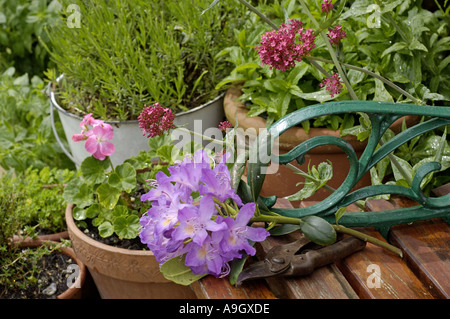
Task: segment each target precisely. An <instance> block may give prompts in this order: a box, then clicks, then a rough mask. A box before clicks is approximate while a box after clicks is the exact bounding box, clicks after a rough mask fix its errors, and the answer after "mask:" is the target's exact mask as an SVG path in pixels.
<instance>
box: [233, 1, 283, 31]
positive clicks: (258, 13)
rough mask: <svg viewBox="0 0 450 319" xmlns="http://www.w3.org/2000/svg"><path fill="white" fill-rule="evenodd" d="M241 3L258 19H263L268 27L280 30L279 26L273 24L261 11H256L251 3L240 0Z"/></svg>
mask: <svg viewBox="0 0 450 319" xmlns="http://www.w3.org/2000/svg"><path fill="white" fill-rule="evenodd" d="M238 1H239V2H240V3H242V4H243V5H244V6H246V7H247V8H248V9H249V10H250V11H252V12H253V13H256V15H257V16H258V17H260V18H261V20H263V21H264V22H266V23H267V24H268V25H270V26H271V27H272V28H274V29H278V26H277V25H276V24H275V23H273V22H272V21H271V20H270V19H269V18H267V17H266V16H265V15H264V14H263V13H262V12H261V11H259V10H258V9H256V8H255V7H254V6H252V5H251V4H250V3H248V2H247V1H245V0H238Z"/></svg>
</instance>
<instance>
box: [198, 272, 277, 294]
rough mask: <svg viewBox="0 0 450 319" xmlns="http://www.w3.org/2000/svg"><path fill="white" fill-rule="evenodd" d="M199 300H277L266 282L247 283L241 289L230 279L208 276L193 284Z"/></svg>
mask: <svg viewBox="0 0 450 319" xmlns="http://www.w3.org/2000/svg"><path fill="white" fill-rule="evenodd" d="M191 287H192V289H193V290H194V293H195V295H196V296H197V298H199V299H275V298H276V297H275V295H274V294H273V293H272V291H270V289H269V287H268V286H267V284H266V283H265V281H264V280H254V281H249V282H245V283H243V284H242V286H241V287H240V288H236V287H235V286H233V285H231V284H230V281H229V280H228V278H216V277H214V276H206V277H204V278H202V279H201V280H199V281H196V282H194V283H193V284H191Z"/></svg>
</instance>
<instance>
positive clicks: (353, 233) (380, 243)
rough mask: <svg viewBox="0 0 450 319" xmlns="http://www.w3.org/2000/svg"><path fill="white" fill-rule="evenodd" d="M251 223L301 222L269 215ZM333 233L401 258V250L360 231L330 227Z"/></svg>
mask: <svg viewBox="0 0 450 319" xmlns="http://www.w3.org/2000/svg"><path fill="white" fill-rule="evenodd" d="M253 222H268V223H277V224H293V225H299V224H300V222H301V219H300V218H294V217H286V216H280V215H275V216H269V215H259V216H256V217H253V218H252V219H250V223H253ZM331 226H332V227H333V228H334V230H335V231H337V232H339V233H342V234H347V235H351V236H354V237H357V238H359V239H361V240H364V241H366V242H369V243H372V244H374V245H376V246H379V247H382V248H384V249H387V250H389V251H391V252H393V253H395V254H397V255H398V256H400V257H403V253H402V251H401V249H399V248H397V247H395V246H393V245H391V244H389V243H387V242H385V241H382V240H380V239H378V238H375V237H373V236H369V235H367V234H364V233H362V232H360V231H357V230H355V229H351V228H347V227H344V226H342V225H331Z"/></svg>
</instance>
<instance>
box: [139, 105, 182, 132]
mask: <svg viewBox="0 0 450 319" xmlns="http://www.w3.org/2000/svg"><path fill="white" fill-rule="evenodd" d="M144 106H145V108H144V109H143V110H142V112H141V114H139V117H138V120H139V127H140V128H141V129H142V133H143V135H144V136H145V135H146V134H148V135H147V137H154V136H159V135H162V134H163V133H164V132H165V131H168V130H169V129H172V128H175V124H173V120H174V119H175V113H173V111H172V110H170V109H169V108H163V107H162V106H160V105H159V103H158V102H156V103H155V104H153V105H151V106H146V105H144Z"/></svg>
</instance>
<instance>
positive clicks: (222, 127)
mask: <svg viewBox="0 0 450 319" xmlns="http://www.w3.org/2000/svg"><path fill="white" fill-rule="evenodd" d="M231 127H233V126H232V125H231V123H230V122H228V121H223V122H220V124H219V129H220V130H221V131H223V132H225V131H226V130H227V128H231Z"/></svg>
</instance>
